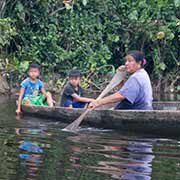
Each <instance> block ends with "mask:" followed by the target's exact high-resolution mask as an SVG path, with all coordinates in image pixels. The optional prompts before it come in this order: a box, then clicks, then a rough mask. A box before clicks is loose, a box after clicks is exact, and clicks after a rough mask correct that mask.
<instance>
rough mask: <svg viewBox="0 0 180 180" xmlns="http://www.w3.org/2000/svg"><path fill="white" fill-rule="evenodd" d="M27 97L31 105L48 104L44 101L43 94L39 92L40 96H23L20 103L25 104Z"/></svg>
mask: <svg viewBox="0 0 180 180" xmlns="http://www.w3.org/2000/svg"><path fill="white" fill-rule="evenodd" d="M28 99H29V100H30V104H31V105H38V106H48V104H47V102H46V101H45V96H44V94H41V95H40V96H34V97H24V98H23V100H22V104H26V101H27V100H28Z"/></svg>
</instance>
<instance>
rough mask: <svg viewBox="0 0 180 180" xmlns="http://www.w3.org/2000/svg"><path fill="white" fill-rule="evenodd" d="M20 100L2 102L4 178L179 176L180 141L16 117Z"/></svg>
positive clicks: (0, 166)
mask: <svg viewBox="0 0 180 180" xmlns="http://www.w3.org/2000/svg"><path fill="white" fill-rule="evenodd" d="M14 111H15V106H14V101H13V100H9V99H6V100H5V101H4V102H3V103H1V106H0V147H1V148H0V161H1V163H0V177H1V178H0V179H2V180H9V179H13V180H14V179H17V180H24V179H26V180H41V179H42V180H56V179H58V180H59V179H62V180H101V179H102V180H115V179H120V180H150V179H153V180H171V179H172V180H177V179H180V153H179V152H180V140H179V139H178V138H176V139H174V138H170V137H154V136H147V135H137V134H127V133H124V132H117V131H113V130H103V129H96V128H80V130H79V132H78V133H76V134H74V133H68V132H63V131H62V129H63V128H64V127H65V126H66V125H67V124H63V123H61V122H58V121H53V120H47V119H38V118H34V117H33V118H32V117H23V118H21V119H16V118H15V114H14Z"/></svg>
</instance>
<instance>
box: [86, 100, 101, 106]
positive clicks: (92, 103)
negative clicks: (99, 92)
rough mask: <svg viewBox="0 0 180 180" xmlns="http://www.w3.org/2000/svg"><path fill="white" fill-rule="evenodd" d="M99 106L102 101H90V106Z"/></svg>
mask: <svg viewBox="0 0 180 180" xmlns="http://www.w3.org/2000/svg"><path fill="white" fill-rule="evenodd" d="M98 106H100V103H99V101H98V100H93V101H91V102H90V104H89V106H88V107H89V108H96V107H98Z"/></svg>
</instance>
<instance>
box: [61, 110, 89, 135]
mask: <svg viewBox="0 0 180 180" xmlns="http://www.w3.org/2000/svg"><path fill="white" fill-rule="evenodd" d="M91 110H92V108H88V109H86V111H84V113H82V114H81V115H80V116H79V117H78V118H77V119H76V120H75V121H73V122H72V123H71V124H69V125H68V126H66V127H65V128H64V129H63V130H65V131H72V132H76V131H77V128H78V127H79V125H80V124H81V122H82V120H83V119H84V117H85V116H86V114H87V113H88V112H89V111H91Z"/></svg>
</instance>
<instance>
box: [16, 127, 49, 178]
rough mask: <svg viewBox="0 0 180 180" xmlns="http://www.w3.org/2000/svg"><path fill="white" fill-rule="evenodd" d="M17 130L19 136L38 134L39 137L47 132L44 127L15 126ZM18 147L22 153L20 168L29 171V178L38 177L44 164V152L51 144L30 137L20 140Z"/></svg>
mask: <svg viewBox="0 0 180 180" xmlns="http://www.w3.org/2000/svg"><path fill="white" fill-rule="evenodd" d="M15 132H16V134H17V135H18V136H22V137H23V138H24V136H32V135H36V136H39V137H44V136H46V135H50V134H47V133H46V132H45V129H44V128H40V129H34V128H15ZM18 144H19V146H18V148H19V149H20V150H21V153H20V154H19V155H18V158H19V160H20V168H23V169H24V171H26V173H27V180H33V179H36V177H37V176H38V170H39V168H40V167H41V166H42V164H43V159H42V154H43V153H44V150H45V149H46V148H50V147H51V145H50V144H47V143H41V142H37V140H36V141H31V140H30V138H29V139H25V140H20V141H19V142H18Z"/></svg>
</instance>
